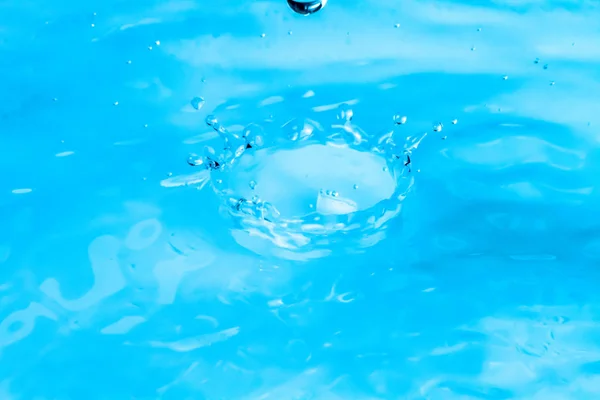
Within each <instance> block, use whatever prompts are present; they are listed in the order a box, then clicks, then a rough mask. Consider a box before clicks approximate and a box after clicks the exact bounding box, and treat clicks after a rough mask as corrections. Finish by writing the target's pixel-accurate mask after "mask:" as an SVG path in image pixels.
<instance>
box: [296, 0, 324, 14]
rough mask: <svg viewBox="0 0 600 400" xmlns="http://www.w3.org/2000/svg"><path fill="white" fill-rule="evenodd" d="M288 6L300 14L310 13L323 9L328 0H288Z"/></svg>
mask: <svg viewBox="0 0 600 400" xmlns="http://www.w3.org/2000/svg"><path fill="white" fill-rule="evenodd" d="M287 3H288V6H290V8H291V9H292V10H293V11H294V12H295V13H298V14H301V15H310V14H314V13H316V12H317V11H319V10H321V9H323V7H325V6H326V5H327V0H287Z"/></svg>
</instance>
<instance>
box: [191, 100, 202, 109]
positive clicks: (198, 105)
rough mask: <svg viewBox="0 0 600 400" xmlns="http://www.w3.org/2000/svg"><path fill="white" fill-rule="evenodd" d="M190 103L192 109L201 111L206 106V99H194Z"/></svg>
mask: <svg viewBox="0 0 600 400" xmlns="http://www.w3.org/2000/svg"><path fill="white" fill-rule="evenodd" d="M190 103H191V104H192V107H194V108H195V109H196V110H199V109H201V108H202V106H203V105H204V98H202V97H194V98H193V99H192V101H191V102H190Z"/></svg>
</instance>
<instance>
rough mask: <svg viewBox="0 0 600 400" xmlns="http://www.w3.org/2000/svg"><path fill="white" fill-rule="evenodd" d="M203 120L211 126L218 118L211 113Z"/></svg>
mask: <svg viewBox="0 0 600 400" xmlns="http://www.w3.org/2000/svg"><path fill="white" fill-rule="evenodd" d="M205 121H206V125H208V126H213V125H215V124H218V123H219V120H218V119H217V117H215V116H214V115H213V114H210V115H207V116H206V119H205Z"/></svg>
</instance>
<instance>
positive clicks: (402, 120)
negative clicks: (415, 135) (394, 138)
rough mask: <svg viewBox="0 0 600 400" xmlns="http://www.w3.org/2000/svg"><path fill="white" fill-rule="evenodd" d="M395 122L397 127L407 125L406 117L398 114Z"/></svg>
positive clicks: (395, 116)
mask: <svg viewBox="0 0 600 400" xmlns="http://www.w3.org/2000/svg"><path fill="white" fill-rule="evenodd" d="M394 122H395V123H396V124H397V125H402V124H405V123H406V117H405V116H404V115H400V114H396V115H394Z"/></svg>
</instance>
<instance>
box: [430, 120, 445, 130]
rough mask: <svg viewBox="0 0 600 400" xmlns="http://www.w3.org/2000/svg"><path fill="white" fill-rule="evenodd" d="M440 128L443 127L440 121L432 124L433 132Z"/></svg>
mask: <svg viewBox="0 0 600 400" xmlns="http://www.w3.org/2000/svg"><path fill="white" fill-rule="evenodd" d="M442 129H444V125H443V124H442V123H441V122H438V123H437V124H435V125H434V126H433V131H434V132H441V131H442Z"/></svg>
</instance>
